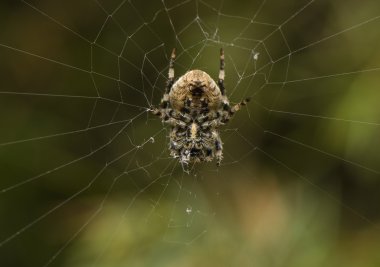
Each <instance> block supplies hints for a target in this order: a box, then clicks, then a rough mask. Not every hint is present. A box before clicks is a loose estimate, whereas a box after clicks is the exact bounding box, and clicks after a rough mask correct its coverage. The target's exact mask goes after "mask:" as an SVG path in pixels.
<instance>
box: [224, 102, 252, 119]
mask: <svg viewBox="0 0 380 267" xmlns="http://www.w3.org/2000/svg"><path fill="white" fill-rule="evenodd" d="M250 100H251V99H250V98H246V99H244V100H242V101H240V103H237V104H236V105H234V106H233V107H231V108H230V110H229V114H230V116H232V115H234V114H235V113H236V112H237V111H239V110H240V109H241V107H242V106H245V105H247V103H248V102H249V101H250Z"/></svg>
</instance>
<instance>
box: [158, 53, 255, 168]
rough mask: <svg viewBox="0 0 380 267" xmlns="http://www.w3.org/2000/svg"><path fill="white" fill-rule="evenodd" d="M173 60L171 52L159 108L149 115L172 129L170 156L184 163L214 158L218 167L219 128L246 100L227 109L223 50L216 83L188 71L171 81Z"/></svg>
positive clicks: (173, 54)
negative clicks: (158, 117) (166, 80)
mask: <svg viewBox="0 0 380 267" xmlns="http://www.w3.org/2000/svg"><path fill="white" fill-rule="evenodd" d="M174 59H175V50H174V49H173V52H172V55H171V59H170V66H169V80H168V84H167V87H166V92H165V94H164V96H163V97H162V100H161V104H160V107H159V108H153V109H152V112H153V114H155V115H157V116H160V117H161V119H162V121H163V122H164V123H168V124H169V125H170V126H171V132H170V144H169V148H170V154H171V155H172V156H173V157H175V158H179V160H180V162H182V163H185V164H187V163H191V162H201V161H211V160H213V159H214V158H216V161H217V164H218V165H219V164H220V162H221V160H222V158H223V154H222V149H223V146H222V141H221V139H220V136H219V126H221V125H223V124H225V123H227V122H228V121H229V119H230V118H231V116H232V115H233V114H234V113H235V112H236V111H238V110H239V109H240V108H241V106H243V105H245V104H246V103H247V102H248V101H249V99H245V100H243V101H241V102H240V103H238V104H236V105H234V106H233V107H231V106H230V104H229V101H228V99H227V96H226V94H225V93H226V91H225V88H224V52H223V49H221V50H220V70H219V79H218V84H216V82H215V81H214V80H213V79H212V78H211V77H210V75H208V74H207V73H206V72H204V71H201V70H190V71H188V72H186V73H185V74H184V75H183V76H181V77H180V78H179V79H178V80H177V81H174V67H173V64H174Z"/></svg>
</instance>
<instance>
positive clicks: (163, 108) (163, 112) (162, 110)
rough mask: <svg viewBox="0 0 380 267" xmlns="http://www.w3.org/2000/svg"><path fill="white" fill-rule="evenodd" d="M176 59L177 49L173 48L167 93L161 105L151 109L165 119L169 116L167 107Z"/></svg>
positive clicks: (154, 113)
mask: <svg viewBox="0 0 380 267" xmlns="http://www.w3.org/2000/svg"><path fill="white" fill-rule="evenodd" d="M174 60H175V49H173V50H172V54H171V56H170V60H169V71H168V82H167V84H166V89H165V94H164V96H163V97H162V99H161V103H160V107H159V108H152V109H151V112H152V113H153V115H156V116H159V117H161V119H164V118H165V117H166V116H168V114H167V113H168V112H167V110H166V109H168V108H169V93H170V91H171V89H172V87H173V84H174Z"/></svg>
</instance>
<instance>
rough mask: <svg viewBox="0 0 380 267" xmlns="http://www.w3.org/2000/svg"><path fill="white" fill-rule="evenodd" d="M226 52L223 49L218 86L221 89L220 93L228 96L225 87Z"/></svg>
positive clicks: (221, 51) (221, 50)
mask: <svg viewBox="0 0 380 267" xmlns="http://www.w3.org/2000/svg"><path fill="white" fill-rule="evenodd" d="M224 76H225V74H224V50H223V48H221V49H220V66H219V80H218V86H219V89H220V92H221V93H222V95H223V96H224V95H225V94H226V90H225V87H224Z"/></svg>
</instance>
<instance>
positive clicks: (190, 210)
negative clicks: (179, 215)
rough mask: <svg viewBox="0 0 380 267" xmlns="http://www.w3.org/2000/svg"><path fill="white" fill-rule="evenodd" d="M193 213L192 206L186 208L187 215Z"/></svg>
mask: <svg viewBox="0 0 380 267" xmlns="http://www.w3.org/2000/svg"><path fill="white" fill-rule="evenodd" d="M192 212H193V208H192V207H191V206H188V207H187V208H186V213H187V214H190V213H192Z"/></svg>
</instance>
